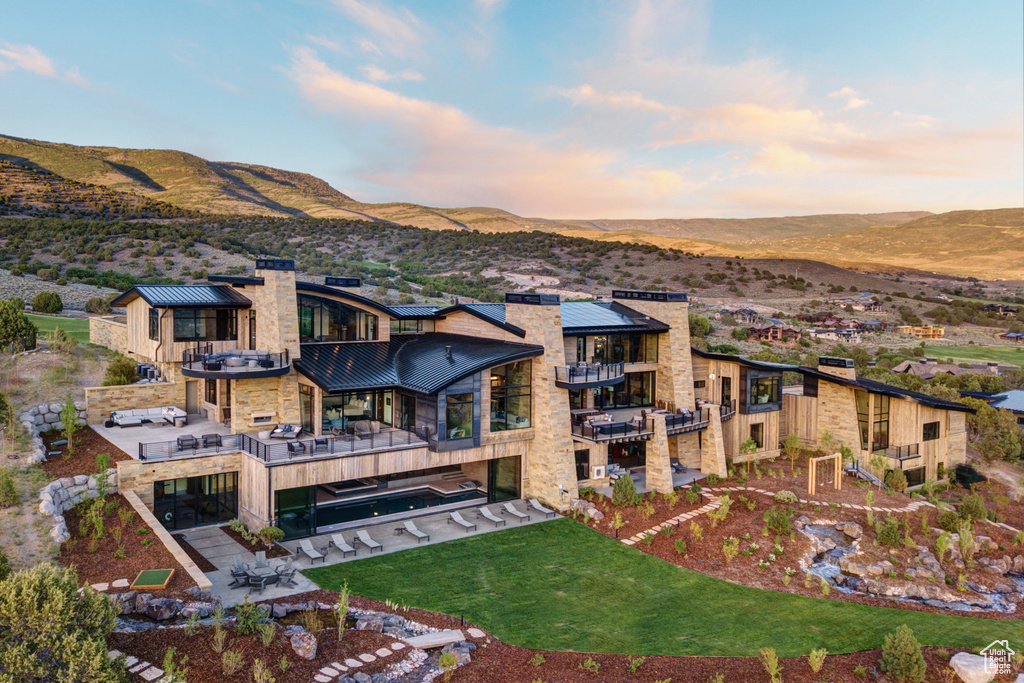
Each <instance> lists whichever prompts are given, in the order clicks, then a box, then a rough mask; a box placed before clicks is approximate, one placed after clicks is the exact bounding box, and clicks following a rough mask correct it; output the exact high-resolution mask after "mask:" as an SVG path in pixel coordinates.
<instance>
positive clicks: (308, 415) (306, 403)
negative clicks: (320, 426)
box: [299, 384, 315, 434]
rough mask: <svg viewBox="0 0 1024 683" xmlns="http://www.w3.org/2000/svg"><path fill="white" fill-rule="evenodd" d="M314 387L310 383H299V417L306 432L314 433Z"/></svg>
mask: <svg viewBox="0 0 1024 683" xmlns="http://www.w3.org/2000/svg"><path fill="white" fill-rule="evenodd" d="M313 391H314V389H313V387H311V386H309V385H308V384H300V385H299V419H300V420H302V428H303V429H304V430H306V432H308V433H310V434H312V433H313V406H314V405H315V403H314V402H313Z"/></svg>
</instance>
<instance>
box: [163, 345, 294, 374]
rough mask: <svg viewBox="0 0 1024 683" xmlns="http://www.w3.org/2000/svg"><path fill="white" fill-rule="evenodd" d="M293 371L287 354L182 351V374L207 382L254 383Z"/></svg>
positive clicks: (238, 351)
mask: <svg viewBox="0 0 1024 683" xmlns="http://www.w3.org/2000/svg"><path fill="white" fill-rule="evenodd" d="M290 369H291V359H290V358H289V357H288V351H284V352H282V353H269V352H267V351H243V350H233V351H218V352H216V353H213V352H211V350H210V349H209V347H207V348H205V349H204V348H199V349H194V350H192V351H182V354H181V374H183V375H184V376H186V377H203V378H206V379H252V378H257V377H278V376H280V375H287V374H288V371H289V370H290Z"/></svg>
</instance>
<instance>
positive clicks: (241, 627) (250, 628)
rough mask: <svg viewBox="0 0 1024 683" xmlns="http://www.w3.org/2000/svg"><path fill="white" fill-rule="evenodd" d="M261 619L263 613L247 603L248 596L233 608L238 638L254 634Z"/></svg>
mask: <svg viewBox="0 0 1024 683" xmlns="http://www.w3.org/2000/svg"><path fill="white" fill-rule="evenodd" d="M262 618H263V611H262V610H260V608H259V607H258V606H257V605H255V604H253V603H251V602H249V596H248V595H246V596H245V598H244V599H243V600H242V603H241V604H239V605H238V606H236V607H235V632H236V633H237V634H238V635H240V636H248V635H251V634H253V633H256V631H257V630H258V629H259V627H260V619H262ZM307 630H308V629H307Z"/></svg>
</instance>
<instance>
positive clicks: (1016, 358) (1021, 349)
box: [924, 344, 1024, 366]
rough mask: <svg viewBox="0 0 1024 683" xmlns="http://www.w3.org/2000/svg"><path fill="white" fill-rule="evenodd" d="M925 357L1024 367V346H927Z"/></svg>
mask: <svg viewBox="0 0 1024 683" xmlns="http://www.w3.org/2000/svg"><path fill="white" fill-rule="evenodd" d="M924 352H925V355H927V356H933V357H935V358H938V359H940V360H942V359H945V358H954V359H957V360H958V361H959V360H964V361H968V362H969V361H999V362H1000V363H1006V364H1007V365H1020V366H1024V344H1018V345H1017V346H926V347H924Z"/></svg>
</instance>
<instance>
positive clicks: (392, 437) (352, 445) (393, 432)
mask: <svg viewBox="0 0 1024 683" xmlns="http://www.w3.org/2000/svg"><path fill="white" fill-rule="evenodd" d="M425 437H426V434H417V433H414V432H408V431H405V430H404V429H382V430H381V431H380V432H379V433H376V434H365V435H360V436H354V435H349V434H345V435H341V436H309V437H305V438H298V439H289V440H277V439H259V438H257V437H254V436H250V435H249V434H216V433H214V434H203V435H200V436H193V435H183V436H180V437H178V438H177V439H175V440H174V441H159V442H155V443H140V444H139V460H140V461H143V462H153V461H161V460H181V459H185V458H196V457H202V456H207V455H216V454H218V453H233V452H238V451H241V452H242V453H247V454H249V455H251V456H253V457H254V458H256V459H257V460H262V461H263V462H265V463H267V464H274V465H277V464H284V463H288V462H296V461H303V460H313V459H321V458H336V457H345V456H352V455H366V454H369V453H383V452H386V451H397V450H404V449H409V448H424V447H426V446H427V441H426V438H425Z"/></svg>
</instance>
